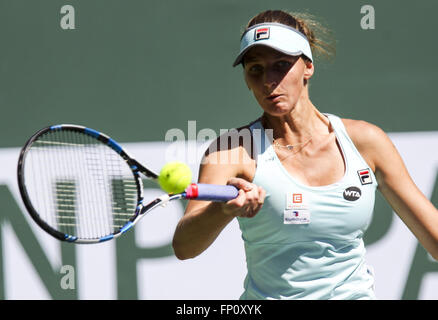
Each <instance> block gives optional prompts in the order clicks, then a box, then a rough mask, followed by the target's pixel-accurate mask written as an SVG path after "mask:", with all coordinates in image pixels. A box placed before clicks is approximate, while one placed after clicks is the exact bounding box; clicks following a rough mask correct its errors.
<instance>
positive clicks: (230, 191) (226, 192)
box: [185, 183, 239, 202]
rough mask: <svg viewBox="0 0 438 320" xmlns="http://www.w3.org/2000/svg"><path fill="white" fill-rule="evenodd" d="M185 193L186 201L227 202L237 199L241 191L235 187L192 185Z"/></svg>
mask: <svg viewBox="0 0 438 320" xmlns="http://www.w3.org/2000/svg"><path fill="white" fill-rule="evenodd" d="M185 193H186V195H185V198H186V199H194V200H204V201H224V202H226V201H229V200H232V199H234V198H236V197H237V196H238V194H239V190H237V188H236V187H234V186H223V185H217V184H203V183H199V184H196V183H192V184H191V185H190V186H188V187H187V189H186V190H185Z"/></svg>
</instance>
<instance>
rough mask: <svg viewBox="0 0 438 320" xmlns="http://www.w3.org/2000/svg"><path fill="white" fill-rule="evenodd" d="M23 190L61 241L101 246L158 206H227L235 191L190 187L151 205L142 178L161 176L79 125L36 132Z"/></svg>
mask: <svg viewBox="0 0 438 320" xmlns="http://www.w3.org/2000/svg"><path fill="white" fill-rule="evenodd" d="M17 174H18V186H19V190H20V194H21V197H22V199H23V202H24V205H25V207H26V209H27V211H28V212H29V214H30V215H31V217H32V218H33V220H34V221H35V222H36V223H37V224H38V225H39V226H40V227H41V228H42V229H44V230H45V231H46V232H48V233H49V234H50V235H52V236H54V237H55V238H56V239H59V240H62V241H68V242H73V243H99V242H104V241H107V240H111V239H114V238H117V237H119V236H120V235H122V234H124V233H125V232H126V231H128V230H129V229H131V228H132V227H133V226H134V225H135V224H136V223H137V222H138V221H139V219H140V218H141V217H143V216H145V215H146V214H147V213H148V212H150V211H151V210H153V209H154V208H156V207H158V206H162V205H165V204H167V203H168V202H170V201H173V200H178V199H196V200H205V201H228V200H231V199H234V198H235V197H237V195H238V190H237V189H236V188H235V187H234V186H222V185H209V184H191V185H190V186H188V187H187V188H186V190H185V191H184V192H182V193H180V194H163V195H162V196H160V197H158V198H156V199H155V200H153V201H151V202H149V203H146V202H145V200H144V199H143V184H142V175H143V176H145V177H146V178H149V179H157V178H158V175H157V174H156V173H155V172H153V171H152V170H150V169H148V168H146V167H145V166H143V165H142V164H140V163H139V162H138V161H137V160H135V159H134V158H132V157H131V156H129V155H128V153H127V152H126V151H125V150H124V149H123V148H122V147H121V146H120V144H118V143H117V142H116V141H114V140H113V139H111V138H110V137H109V136H107V135H105V134H103V133H101V132H98V131H96V130H93V129H90V128H86V127H83V126H79V125H68V124H62V125H55V126H50V127H47V128H44V129H41V130H39V131H38V132H36V133H35V134H34V135H33V136H32V137H30V139H29V140H28V141H27V142H26V144H25V146H24V147H23V148H22V150H21V153H20V157H19V160H18V171H17Z"/></svg>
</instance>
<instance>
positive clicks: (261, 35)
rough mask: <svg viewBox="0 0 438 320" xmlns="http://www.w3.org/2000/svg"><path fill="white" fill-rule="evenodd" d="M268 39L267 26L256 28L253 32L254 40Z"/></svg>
mask: <svg viewBox="0 0 438 320" xmlns="http://www.w3.org/2000/svg"><path fill="white" fill-rule="evenodd" d="M262 39H269V28H258V29H256V31H255V32H254V40H256V41H257V40H262Z"/></svg>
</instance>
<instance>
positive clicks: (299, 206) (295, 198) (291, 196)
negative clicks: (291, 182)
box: [283, 192, 310, 224]
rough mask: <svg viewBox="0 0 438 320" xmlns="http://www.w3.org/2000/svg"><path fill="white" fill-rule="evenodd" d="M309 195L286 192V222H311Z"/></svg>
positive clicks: (284, 218)
mask: <svg viewBox="0 0 438 320" xmlns="http://www.w3.org/2000/svg"><path fill="white" fill-rule="evenodd" d="M308 201H309V199H308V196H307V195H305V194H303V193H298V192H287V193H286V205H285V209H284V213H283V223H284V224H309V223H310V211H309V202H308Z"/></svg>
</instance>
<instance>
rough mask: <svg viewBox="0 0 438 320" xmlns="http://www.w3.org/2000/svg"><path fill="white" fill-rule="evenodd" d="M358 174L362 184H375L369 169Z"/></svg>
mask: <svg viewBox="0 0 438 320" xmlns="http://www.w3.org/2000/svg"><path fill="white" fill-rule="evenodd" d="M357 174H358V175H359V179H360V183H362V185H364V184H370V183H373V180H372V179H371V173H370V170H369V169H363V170H359V171H358V172H357Z"/></svg>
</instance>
